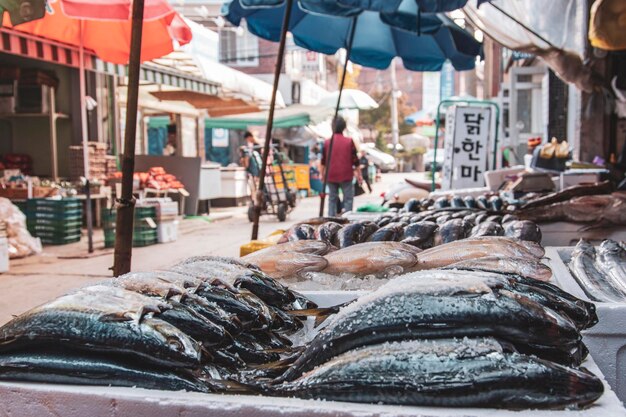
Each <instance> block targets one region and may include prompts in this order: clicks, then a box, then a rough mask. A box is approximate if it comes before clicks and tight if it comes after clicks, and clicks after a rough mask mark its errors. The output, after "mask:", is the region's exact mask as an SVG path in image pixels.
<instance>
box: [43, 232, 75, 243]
mask: <svg viewBox="0 0 626 417" xmlns="http://www.w3.org/2000/svg"><path fill="white" fill-rule="evenodd" d="M40 239H41V243H43V244H44V245H67V244H69V243H76V242H80V233H79V234H77V235H70V236H65V237H53V238H49V237H40Z"/></svg>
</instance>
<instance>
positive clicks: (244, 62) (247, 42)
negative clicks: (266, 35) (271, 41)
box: [220, 26, 259, 67]
mask: <svg viewBox="0 0 626 417" xmlns="http://www.w3.org/2000/svg"><path fill="white" fill-rule="evenodd" d="M220 62H222V63H223V64H226V65H233V66H242V67H244V66H245V67H254V66H257V65H259V38H257V37H256V36H254V35H253V34H251V33H250V32H248V31H247V30H246V29H245V27H244V26H240V27H239V28H233V27H226V28H223V29H221V30H220Z"/></svg>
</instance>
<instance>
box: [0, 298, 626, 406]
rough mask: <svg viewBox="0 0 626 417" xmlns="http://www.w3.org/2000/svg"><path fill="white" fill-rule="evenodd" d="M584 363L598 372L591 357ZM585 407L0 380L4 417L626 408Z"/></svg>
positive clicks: (602, 402)
mask: <svg viewBox="0 0 626 417" xmlns="http://www.w3.org/2000/svg"><path fill="white" fill-rule="evenodd" d="M304 294H305V295H306V296H307V297H309V298H310V299H311V300H313V301H315V302H316V303H318V304H319V305H320V307H329V306H332V305H336V304H339V303H343V302H346V301H350V300H352V299H354V298H356V297H358V296H359V295H360V294H362V292H353V291H338V292H335V291H315V292H305V293H304ZM583 366H585V367H586V368H587V369H589V370H590V371H591V372H593V373H594V374H596V375H597V376H598V377H600V378H603V377H602V373H601V371H600V370H599V369H598V367H597V366H596V364H595V362H594V361H593V359H592V358H591V357H589V358H588V359H587V360H586V361H585V362H584V363H583ZM603 382H604V388H605V392H604V394H603V395H602V397H601V398H600V399H599V400H598V401H597V402H596V403H595V404H594V405H593V406H591V407H589V408H588V409H585V410H554V411H550V410H541V411H538V410H524V411H509V410H498V409H483V408H444V407H440V408H436V407H404V406H389V405H379V404H359V403H347V402H336V401H318V400H300V399H296V398H276V397H266V396H249V395H222V394H201V393H191V392H184V391H178V392H173V391H158V390H146V389H139V388H120V387H91V386H73V385H53V384H35V383H0V398H2V403H3V409H4V412H5V415H6V416H7V417H17V416H20V417H53V416H55V417H56V416H58V415H62V416H64V417H84V416H88V415H89V416H96V415H107V416H111V417H121V416H128V415H132V416H133V417H154V416H165V415H168V416H169V415H172V416H183V415H184V416H186V417H206V416H219V417H277V416H290V417H367V416H372V417H374V416H375V417H539V416H541V417H609V416H623V415H625V413H626V410H625V409H624V407H623V405H622V403H621V402H620V401H619V400H618V398H617V396H616V395H615V393H614V392H613V391H612V390H611V388H610V386H609V385H608V384H607V383H606V381H604V380H603Z"/></svg>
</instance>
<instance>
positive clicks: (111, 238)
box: [104, 228, 158, 248]
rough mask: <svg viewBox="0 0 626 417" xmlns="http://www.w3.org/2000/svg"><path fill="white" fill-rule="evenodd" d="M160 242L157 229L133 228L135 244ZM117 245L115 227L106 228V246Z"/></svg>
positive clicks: (136, 245)
mask: <svg viewBox="0 0 626 417" xmlns="http://www.w3.org/2000/svg"><path fill="white" fill-rule="evenodd" d="M157 243H158V235H157V230H156V229H151V228H135V229H133V246H134V247H141V246H150V245H155V244H157ZM113 246H115V229H112V228H106V229H104V247H105V248H112V247H113Z"/></svg>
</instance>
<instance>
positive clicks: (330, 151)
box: [319, 17, 357, 217]
mask: <svg viewBox="0 0 626 417" xmlns="http://www.w3.org/2000/svg"><path fill="white" fill-rule="evenodd" d="M356 22H357V18H356V17H354V18H353V19H352V27H351V28H350V37H349V38H348V45H347V48H346V60H345V62H344V63H343V73H342V74H341V83H340V84H339V96H338V97H337V105H336V106H335V116H334V117H333V121H334V120H335V119H337V115H338V114H339V109H340V108H341V95H342V93H343V86H344V84H345V83H346V72H347V70H348V61H349V60H350V53H351V52H352V43H353V41H354V32H355V31H356ZM334 142H335V132H333V133H332V134H331V136H330V142H329V144H328V153H327V154H326V166H325V167H324V182H323V183H322V192H321V193H320V211H319V215H320V217H322V216H324V204H325V201H326V184H328V171H329V168H330V160H331V159H332V156H333V143H334ZM325 151H326V150H325V149H324V152H325Z"/></svg>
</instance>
